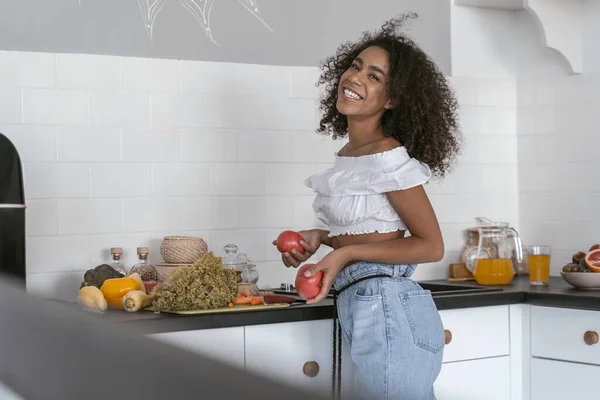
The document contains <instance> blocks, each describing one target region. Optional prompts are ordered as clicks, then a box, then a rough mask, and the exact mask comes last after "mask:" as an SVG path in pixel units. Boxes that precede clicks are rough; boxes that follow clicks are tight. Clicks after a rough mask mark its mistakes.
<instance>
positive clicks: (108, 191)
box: [90, 163, 152, 198]
mask: <svg viewBox="0 0 600 400" xmlns="http://www.w3.org/2000/svg"><path fill="white" fill-rule="evenodd" d="M90 181H91V196H92V197H118V198H122V197H142V198H143V197H149V196H151V195H152V164H150V163H93V164H91V165H90Z"/></svg>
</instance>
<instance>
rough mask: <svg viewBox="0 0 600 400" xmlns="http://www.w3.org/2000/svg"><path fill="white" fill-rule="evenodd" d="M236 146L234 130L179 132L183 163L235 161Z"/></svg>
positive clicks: (236, 138) (188, 130) (235, 132)
mask: <svg viewBox="0 0 600 400" xmlns="http://www.w3.org/2000/svg"><path fill="white" fill-rule="evenodd" d="M237 146H238V133H237V131H235V130H220V129H213V130H208V129H184V130H182V132H181V151H182V159H183V161H195V162H209V161H214V162H227V161H236V160H237Z"/></svg>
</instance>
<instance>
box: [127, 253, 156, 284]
mask: <svg viewBox="0 0 600 400" xmlns="http://www.w3.org/2000/svg"><path fill="white" fill-rule="evenodd" d="M149 252H150V251H149V250H148V248H147V247H138V248H137V254H138V262H137V263H136V264H135V265H134V266H133V267H132V268H131V271H129V273H130V274H134V273H136V272H137V273H138V274H140V277H141V278H142V281H144V282H148V281H157V280H158V275H157V273H156V269H155V268H154V267H153V266H152V265H150V263H148V253H149Z"/></svg>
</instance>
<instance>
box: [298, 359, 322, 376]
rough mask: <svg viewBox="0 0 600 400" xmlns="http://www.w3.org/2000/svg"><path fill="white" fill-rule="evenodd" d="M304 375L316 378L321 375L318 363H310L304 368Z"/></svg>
mask: <svg viewBox="0 0 600 400" xmlns="http://www.w3.org/2000/svg"><path fill="white" fill-rule="evenodd" d="M302 372H304V375H306V376H310V377H311V378H314V377H315V376H317V374H318V373H319V364H318V363H317V362H316V361H309V362H307V363H305V364H304V367H303V368H302Z"/></svg>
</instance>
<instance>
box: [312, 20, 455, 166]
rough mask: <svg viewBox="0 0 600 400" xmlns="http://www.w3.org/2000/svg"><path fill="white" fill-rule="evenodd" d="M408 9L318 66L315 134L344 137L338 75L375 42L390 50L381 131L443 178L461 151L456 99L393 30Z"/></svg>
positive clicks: (417, 52) (426, 62) (435, 71)
mask: <svg viewBox="0 0 600 400" xmlns="http://www.w3.org/2000/svg"><path fill="white" fill-rule="evenodd" d="M416 17H417V14H415V13H407V14H403V15H401V16H399V17H396V18H393V19H391V20H389V21H387V22H385V23H384V24H383V25H382V27H381V30H380V31H378V32H363V34H362V37H361V38H360V40H359V41H357V42H354V43H351V42H348V43H345V44H342V45H341V46H340V47H339V48H338V49H337V52H336V54H335V55H333V56H331V57H328V58H326V59H325V60H324V61H323V63H322V64H321V67H320V68H321V70H322V73H321V76H320V77H319V80H318V82H317V85H323V84H326V86H325V91H324V93H323V97H322V98H321V100H320V106H319V109H320V110H321V111H322V112H323V116H322V118H321V121H320V123H319V128H318V129H317V132H318V133H322V134H326V135H329V134H333V139H337V138H339V137H345V136H346V135H347V129H348V121H347V119H346V116H345V115H343V114H341V113H340V112H339V111H338V110H337V108H336V101H337V88H338V84H339V81H340V78H341V76H342V74H343V73H344V72H345V71H346V70H347V69H348V68H350V66H351V65H352V62H353V61H354V59H355V58H356V57H357V56H358V55H359V54H360V53H361V52H362V51H363V50H365V49H366V48H368V47H371V46H378V47H381V48H383V49H384V50H386V51H387V52H388V54H389V62H390V74H389V75H390V79H389V82H388V87H387V92H388V95H389V97H390V100H391V101H392V104H394V105H395V108H393V109H391V110H387V111H386V112H385V113H384V115H383V118H382V125H383V132H384V135H386V136H389V137H393V138H395V139H396V140H398V141H399V142H400V143H401V144H402V145H403V146H405V147H406V149H407V151H408V153H409V154H410V155H411V156H412V157H414V158H416V159H418V160H419V161H422V162H424V163H426V164H428V165H429V167H430V168H431V172H432V174H433V175H435V176H438V177H443V176H444V175H445V173H446V172H447V171H448V170H449V169H450V168H451V164H452V162H453V160H454V157H455V156H456V154H457V153H458V152H459V150H460V136H459V134H458V121H457V120H458V118H457V115H456V110H457V108H458V103H457V101H456V99H455V97H454V93H453V91H452V90H451V89H450V87H449V86H448V84H447V82H446V79H445V77H444V75H443V74H442V72H440V71H439V69H438V67H437V66H436V65H435V63H434V62H433V61H432V60H430V59H429V57H428V56H427V55H426V54H425V53H424V52H423V51H422V50H421V49H420V48H419V46H417V45H416V44H415V43H414V42H413V41H412V40H411V39H409V38H408V37H406V36H404V35H402V34H400V33H398V32H397V28H398V27H399V26H402V25H403V23H404V22H405V20H407V19H408V18H416Z"/></svg>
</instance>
